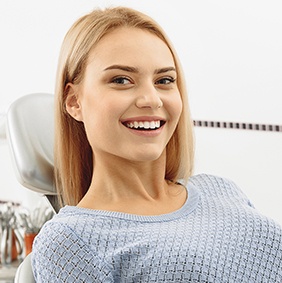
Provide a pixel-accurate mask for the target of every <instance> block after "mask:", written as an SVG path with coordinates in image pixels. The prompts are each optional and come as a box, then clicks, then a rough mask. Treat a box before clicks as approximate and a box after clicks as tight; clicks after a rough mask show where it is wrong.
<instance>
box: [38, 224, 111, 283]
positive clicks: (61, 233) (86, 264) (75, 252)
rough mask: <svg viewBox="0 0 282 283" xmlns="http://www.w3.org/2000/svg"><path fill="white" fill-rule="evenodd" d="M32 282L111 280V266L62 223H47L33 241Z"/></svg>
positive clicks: (107, 282)
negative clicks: (33, 279)
mask: <svg viewBox="0 0 282 283" xmlns="http://www.w3.org/2000/svg"><path fill="white" fill-rule="evenodd" d="M32 269H33V273H34V277H35V281H36V282H44V283H45V282H68V283H71V282H97V283H98V282H106V283H110V282H114V280H113V278H112V275H111V269H110V267H109V265H108V264H107V263H105V262H104V261H102V260H100V259H99V258H98V256H96V255H95V254H94V252H93V251H91V249H90V247H89V246H88V245H87V244H85V243H84V242H83V240H82V239H80V238H79V237H78V236H77V235H76V234H75V233H74V232H73V231H72V229H71V228H69V227H68V226H67V225H66V224H63V223H58V222H52V221H51V222H49V223H47V224H45V226H44V227H43V228H42V230H41V231H40V233H39V235H38V236H37V237H36V239H35V241H34V244H33V251H32Z"/></svg>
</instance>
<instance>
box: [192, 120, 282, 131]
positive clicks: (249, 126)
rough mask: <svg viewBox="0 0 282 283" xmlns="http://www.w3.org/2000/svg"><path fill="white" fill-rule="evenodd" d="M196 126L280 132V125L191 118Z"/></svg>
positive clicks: (281, 128) (281, 127)
mask: <svg viewBox="0 0 282 283" xmlns="http://www.w3.org/2000/svg"><path fill="white" fill-rule="evenodd" d="M193 122H194V126H196V127H207V128H223V129H238V130H252V131H266V132H282V125H273V124H256V123H242V122H224V121H205V120H193Z"/></svg>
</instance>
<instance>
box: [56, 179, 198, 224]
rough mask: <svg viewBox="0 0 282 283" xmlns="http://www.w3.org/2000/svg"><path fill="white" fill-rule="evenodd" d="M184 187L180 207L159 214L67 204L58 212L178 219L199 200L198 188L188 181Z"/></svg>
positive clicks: (146, 218) (120, 217) (135, 218)
mask: <svg viewBox="0 0 282 283" xmlns="http://www.w3.org/2000/svg"><path fill="white" fill-rule="evenodd" d="M184 187H185V188H186V190H187V199H186V201H185V203H184V204H183V206H182V207H180V208H179V209H177V210H175V211H173V212H170V213H166V214H159V215H138V214H130V213H125V212H117V211H108V210H98V209H89V208H83V207H77V206H69V205H66V206H65V207H63V208H62V209H61V210H60V212H59V214H72V215H76V216H78V215H83V214H87V215H93V216H99V217H106V218H118V219H121V220H122V219H123V220H129V221H138V222H163V221H171V220H175V219H179V218H180V217H183V216H186V215H188V214H190V213H192V212H193V211H194V210H195V208H196V207H197V205H198V202H199V191H198V189H197V188H196V187H195V186H194V185H193V184H192V183H191V182H188V183H187V184H186V185H184Z"/></svg>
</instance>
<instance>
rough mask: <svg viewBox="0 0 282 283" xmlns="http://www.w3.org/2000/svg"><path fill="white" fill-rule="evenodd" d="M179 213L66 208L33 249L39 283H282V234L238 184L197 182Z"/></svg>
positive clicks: (218, 180) (191, 182) (209, 180)
mask: <svg viewBox="0 0 282 283" xmlns="http://www.w3.org/2000/svg"><path fill="white" fill-rule="evenodd" d="M187 190H188V199H187V201H186V203H185V204H184V205H183V207H182V208H180V209H179V210H177V211H175V212H173V213H168V214H163V215H158V216H138V215H132V214H126V213H119V212H109V211H101V210H89V209H83V208H77V207H71V206H66V207H64V208H62V209H61V210H60V212H59V213H58V214H57V215H56V216H55V217H54V218H53V219H52V220H51V221H49V222H48V223H47V224H45V226H44V227H43V228H42V230H41V232H40V234H39V235H38V236H37V237H36V240H35V242H34V246H33V253H32V254H33V257H32V264H33V271H34V276H35V279H36V282H44V283H46V282H128V283H129V282H130V283H133V282H142V283H144V282H202V283H204V282H206V283H207V282H210V283H211V282H216V283H224V282H228V283H232V282H238V283H244V282H246V283H252V282H256V283H258V282H259V283H263V282H273V283H281V282H282V229H281V227H280V226H279V225H278V224H277V223H275V222H274V221H272V220H271V219H268V218H266V217H264V216H263V215H261V214H259V213H258V212H257V211H256V210H255V209H254V208H253V206H252V205H251V204H250V202H249V201H248V199H247V198H246V196H245V195H244V194H243V193H242V192H241V191H240V189H238V188H237V187H236V186H235V185H234V183H232V182H230V181H228V180H226V179H222V178H219V177H215V176H209V175H197V176H194V177H192V178H190V180H189V182H188V184H187Z"/></svg>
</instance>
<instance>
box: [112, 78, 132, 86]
mask: <svg viewBox="0 0 282 283" xmlns="http://www.w3.org/2000/svg"><path fill="white" fill-rule="evenodd" d="M110 82H111V83H113V84H117V85H127V84H132V82H131V80H130V79H129V78H127V77H114V78H113V79H112V80H111V81H110Z"/></svg>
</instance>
